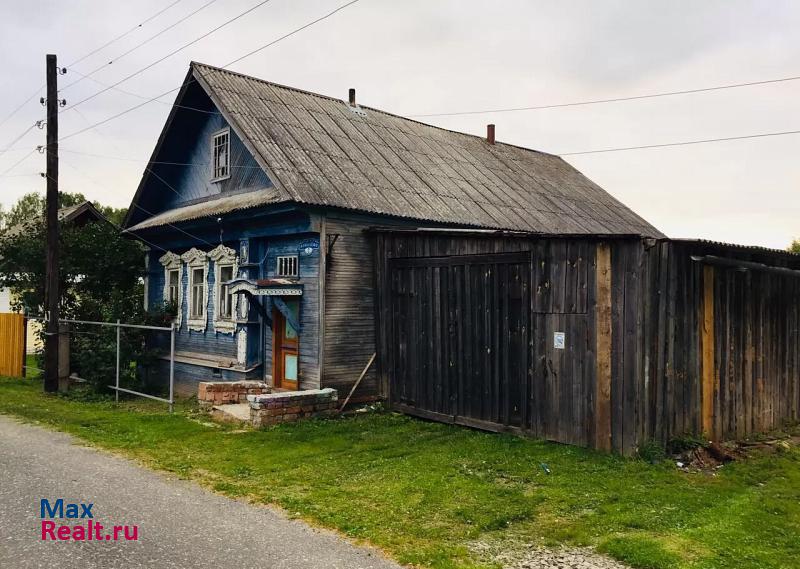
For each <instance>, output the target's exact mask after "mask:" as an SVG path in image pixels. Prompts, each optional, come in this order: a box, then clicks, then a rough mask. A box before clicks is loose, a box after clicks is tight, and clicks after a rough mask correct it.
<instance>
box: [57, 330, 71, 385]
mask: <svg viewBox="0 0 800 569" xmlns="http://www.w3.org/2000/svg"><path fill="white" fill-rule="evenodd" d="M69 335H70V325H69V323H68V322H64V321H63V320H59V321H58V337H57V338H56V340H57V341H56V346H58V369H57V371H58V373H57V375H58V391H59V392H61V393H66V392H67V391H69V383H70V379H69V376H70V367H71V366H70V353H69V350H70V346H69Z"/></svg>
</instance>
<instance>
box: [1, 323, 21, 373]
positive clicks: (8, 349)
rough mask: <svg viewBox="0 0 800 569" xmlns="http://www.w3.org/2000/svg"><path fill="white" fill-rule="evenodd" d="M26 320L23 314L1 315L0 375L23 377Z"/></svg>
mask: <svg viewBox="0 0 800 569" xmlns="http://www.w3.org/2000/svg"><path fill="white" fill-rule="evenodd" d="M24 351H25V319H24V317H23V315H22V314H14V313H0V375H10V376H13V377H21V376H22V366H23V365H24V362H23V360H24V357H25V354H24Z"/></svg>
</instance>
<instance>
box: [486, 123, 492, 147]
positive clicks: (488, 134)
mask: <svg viewBox="0 0 800 569" xmlns="http://www.w3.org/2000/svg"><path fill="white" fill-rule="evenodd" d="M486 142H488V143H489V144H494V125H493V124H487V125H486Z"/></svg>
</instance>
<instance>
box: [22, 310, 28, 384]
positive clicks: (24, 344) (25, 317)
mask: <svg viewBox="0 0 800 569" xmlns="http://www.w3.org/2000/svg"><path fill="white" fill-rule="evenodd" d="M22 377H23V378H27V377H28V315H27V314H26V313H25V310H24V309H23V310H22Z"/></svg>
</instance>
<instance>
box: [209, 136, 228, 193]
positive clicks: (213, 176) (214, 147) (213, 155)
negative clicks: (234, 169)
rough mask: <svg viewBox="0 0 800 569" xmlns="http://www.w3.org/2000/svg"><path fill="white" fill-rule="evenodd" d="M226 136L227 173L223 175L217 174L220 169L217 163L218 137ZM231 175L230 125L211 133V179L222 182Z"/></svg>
mask: <svg viewBox="0 0 800 569" xmlns="http://www.w3.org/2000/svg"><path fill="white" fill-rule="evenodd" d="M223 135H224V136H225V137H226V142H225V159H226V164H225V173H224V174H223V175H217V170H218V169H219V167H218V165H217V154H216V150H217V139H218V138H219V137H221V136H223ZM230 177H231V129H230V128H229V127H226V128H223V129H221V130H218V131H216V132H215V133H213V134H212V135H211V181H212V182H221V181H222V180H227V179H228V178H230Z"/></svg>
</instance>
